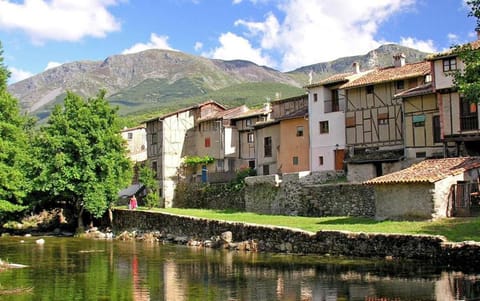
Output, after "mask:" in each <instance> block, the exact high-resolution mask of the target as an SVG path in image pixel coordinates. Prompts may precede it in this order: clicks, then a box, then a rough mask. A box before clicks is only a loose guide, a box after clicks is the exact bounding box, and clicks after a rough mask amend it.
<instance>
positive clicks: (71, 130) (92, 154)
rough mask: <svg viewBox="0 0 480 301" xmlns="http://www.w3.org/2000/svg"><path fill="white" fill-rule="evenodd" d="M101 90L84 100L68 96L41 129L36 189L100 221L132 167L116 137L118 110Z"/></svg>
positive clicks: (122, 186) (72, 95)
mask: <svg viewBox="0 0 480 301" xmlns="http://www.w3.org/2000/svg"><path fill="white" fill-rule="evenodd" d="M104 96H105V92H104V91H101V92H100V93H99V94H98V95H97V96H96V97H93V98H89V99H87V100H84V99H83V98H82V97H80V96H78V95H76V94H74V93H72V92H68V93H67V96H66V98H65V101H64V104H63V106H60V105H57V106H55V108H54V109H53V111H52V114H51V115H50V118H49V120H48V122H47V125H46V126H43V127H42V128H41V129H40V134H39V135H38V139H37V145H38V147H39V150H40V153H39V156H40V162H41V164H42V168H41V172H40V175H39V177H38V184H39V186H40V189H41V190H42V191H44V192H46V193H47V194H48V195H50V196H51V197H52V198H57V199H58V198H61V199H62V200H63V201H65V202H67V204H69V205H71V207H72V208H74V209H75V210H76V214H77V216H78V217H79V227H82V224H81V217H82V213H83V211H84V210H86V211H87V212H89V213H91V214H92V215H93V216H94V217H100V216H102V215H103V213H105V211H106V210H107V209H108V208H109V207H110V206H111V205H112V203H113V202H115V201H116V200H117V199H118V191H120V189H122V188H124V187H125V186H127V185H128V184H129V183H130V181H131V178H132V163H131V162H130V160H129V159H128V158H127V155H126V152H127V149H126V147H125V145H124V143H125V142H124V140H123V139H122V137H121V135H120V126H119V123H118V114H117V109H115V108H112V107H110V105H109V103H108V102H107V101H106V100H105V99H104Z"/></svg>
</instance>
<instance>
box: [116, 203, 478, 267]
mask: <svg viewBox="0 0 480 301" xmlns="http://www.w3.org/2000/svg"><path fill="white" fill-rule="evenodd" d="M113 230H114V232H115V233H120V232H123V231H140V232H153V231H158V232H159V233H161V234H162V235H163V236H166V235H171V236H175V237H183V238H185V240H187V241H205V240H211V239H212V237H218V236H220V235H221V234H222V233H225V232H231V235H232V241H233V242H248V241H251V242H252V243H254V245H255V249H256V251H260V252H280V253H295V254H318V255H334V256H352V257H368V258H388V259H415V260H428V261H430V262H432V263H435V264H442V265H450V266H464V267H469V266H470V267H471V266H474V265H477V264H480V243H478V242H471V241H470V242H456V243H454V242H449V241H447V239H446V238H445V237H443V236H436V235H407V234H383V233H355V232H347V231H318V232H308V231H304V230H300V229H294V228H286V227H276V226H267V225H258V224H250V223H241V222H228V221H220V220H209V219H204V218H196V217H191V216H182V215H175V214H169V213H163V212H153V211H140V210H123V209H116V210H114V212H113Z"/></svg>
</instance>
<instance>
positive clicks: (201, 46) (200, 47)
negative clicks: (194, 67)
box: [193, 42, 203, 51]
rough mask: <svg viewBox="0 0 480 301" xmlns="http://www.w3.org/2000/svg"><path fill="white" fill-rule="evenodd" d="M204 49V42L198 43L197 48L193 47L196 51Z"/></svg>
mask: <svg viewBox="0 0 480 301" xmlns="http://www.w3.org/2000/svg"><path fill="white" fill-rule="evenodd" d="M202 48H203V43H202V42H196V43H195V46H193V49H195V51H199V50H200V49H202Z"/></svg>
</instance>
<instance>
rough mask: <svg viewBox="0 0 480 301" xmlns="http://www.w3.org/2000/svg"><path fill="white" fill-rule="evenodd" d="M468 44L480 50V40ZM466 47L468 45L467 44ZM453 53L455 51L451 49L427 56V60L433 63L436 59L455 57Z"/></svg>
mask: <svg viewBox="0 0 480 301" xmlns="http://www.w3.org/2000/svg"><path fill="white" fill-rule="evenodd" d="M468 44H470V46H472V49H480V40H476V41H473V42H470V43H468ZM465 45H467V44H465ZM453 51H454V49H452V48H451V49H448V50H446V51H443V52H439V53H434V54H431V55H429V56H427V60H430V61H433V60H436V59H441V58H446V57H451V56H455V53H454V52H453Z"/></svg>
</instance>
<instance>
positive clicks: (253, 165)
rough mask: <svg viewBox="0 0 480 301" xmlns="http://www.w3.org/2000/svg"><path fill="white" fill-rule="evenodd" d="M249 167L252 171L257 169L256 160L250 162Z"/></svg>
mask: <svg viewBox="0 0 480 301" xmlns="http://www.w3.org/2000/svg"><path fill="white" fill-rule="evenodd" d="M248 167H249V168H251V169H255V160H250V161H248Z"/></svg>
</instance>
